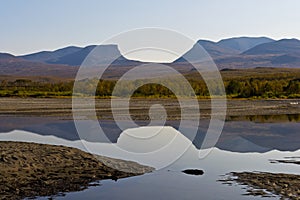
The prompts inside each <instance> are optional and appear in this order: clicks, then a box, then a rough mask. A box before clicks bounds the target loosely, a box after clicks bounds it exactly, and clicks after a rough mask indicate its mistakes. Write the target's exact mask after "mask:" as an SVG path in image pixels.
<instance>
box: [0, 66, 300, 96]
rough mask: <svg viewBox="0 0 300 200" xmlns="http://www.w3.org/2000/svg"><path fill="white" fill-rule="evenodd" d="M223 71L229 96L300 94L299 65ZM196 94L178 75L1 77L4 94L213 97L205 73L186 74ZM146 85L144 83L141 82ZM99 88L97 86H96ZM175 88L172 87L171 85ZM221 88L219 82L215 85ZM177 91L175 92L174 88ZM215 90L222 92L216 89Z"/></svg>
mask: <svg viewBox="0 0 300 200" xmlns="http://www.w3.org/2000/svg"><path fill="white" fill-rule="evenodd" d="M221 75H222V78H223V83H224V86H225V90H226V95H227V97H228V98H300V70H295V69H264V68H260V69H248V70H222V71H221ZM185 77H186V79H187V80H188V82H189V84H190V86H191V87H192V89H193V91H194V94H193V93H191V92H190V90H189V89H188V88H185V87H186V86H185V85H184V84H183V83H182V81H177V79H176V77H171V78H165V79H163V81H161V82H159V81H158V80H154V81H153V82H155V83H156V84H151V83H149V84H145V85H143V84H142V83H141V80H135V81H123V82H118V84H119V86H120V87H118V88H119V89H115V90H114V88H115V86H116V84H117V80H100V81H99V80H97V79H89V80H82V81H79V82H76V89H75V91H74V92H73V85H74V81H53V82H52V81H45V82H42V81H36V80H31V79H27V78H26V77H23V78H18V79H15V80H11V79H10V80H6V79H2V80H1V81H0V96H1V97H41V98H42V97H44V98H45V97H61V98H62V97H72V96H73V95H76V96H83V95H87V96H96V97H98V98H108V97H111V96H112V95H113V96H128V95H129V94H131V92H132V95H130V96H132V97H147V98H175V97H176V96H191V95H196V96H197V97H198V98H209V97H210V93H209V91H208V88H207V86H206V83H205V82H204V80H203V79H202V78H201V76H199V75H197V74H194V73H190V74H186V75H185ZM140 85H142V86H140ZM95 88H96V90H95ZM168 88H172V89H168ZM212 88H213V90H215V91H218V90H220V87H219V85H218V84H215V88H214V86H212ZM174 91H175V92H174ZM214 94H218V92H215V93H214Z"/></svg>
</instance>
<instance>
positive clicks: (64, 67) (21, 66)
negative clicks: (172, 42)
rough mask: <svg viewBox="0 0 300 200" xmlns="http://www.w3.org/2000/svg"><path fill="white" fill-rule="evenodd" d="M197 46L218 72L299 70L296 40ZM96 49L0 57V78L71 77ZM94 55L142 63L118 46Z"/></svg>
mask: <svg viewBox="0 0 300 200" xmlns="http://www.w3.org/2000/svg"><path fill="white" fill-rule="evenodd" d="M197 43H198V44H200V45H201V46H202V47H203V48H204V49H205V50H206V51H207V53H208V54H209V55H210V56H211V57H212V59H213V60H214V61H215V63H216V64H217V66H218V68H219V69H224V68H256V67H288V68H300V41H299V40H297V39H282V40H278V41H275V40H273V39H270V38H266V37H239V38H229V39H224V40H221V41H219V42H212V41H208V40H199V41H198V42H197ZM95 47H96V45H91V46H87V47H75V46H69V47H65V48H62V49H58V50H55V51H41V52H37V53H34V54H29V55H23V56H14V55H11V54H7V53H0V75H20V76H29V75H32V76H62V77H65V76H67V77H74V75H75V74H76V71H77V70H78V66H80V65H81V63H82V62H83V61H84V59H85V58H86V56H87V55H88V54H89V53H90V52H91V51H92V50H93V49H94V48H95ZM97 51H98V53H99V54H98V55H101V60H100V62H99V63H98V64H101V62H103V63H105V62H107V61H109V60H111V59H112V58H117V59H116V60H115V61H114V62H113V64H112V65H113V66H116V67H118V68H116V69H120V67H127V66H134V65H137V64H141V63H142V62H139V61H134V60H129V59H127V58H125V57H124V56H122V55H121V53H120V51H119V49H118V46H117V45H102V46H99V47H98V48H97ZM195 51H196V50H195V46H194V47H193V48H191V49H190V50H189V51H188V52H186V53H185V54H184V55H183V56H182V57H180V58H178V59H177V60H175V61H174V62H173V63H172V65H173V66H177V67H179V66H180V69H185V66H188V63H187V62H186V60H185V59H184V58H183V57H185V56H197V52H195ZM186 69H187V68H186ZM187 70H188V69H187Z"/></svg>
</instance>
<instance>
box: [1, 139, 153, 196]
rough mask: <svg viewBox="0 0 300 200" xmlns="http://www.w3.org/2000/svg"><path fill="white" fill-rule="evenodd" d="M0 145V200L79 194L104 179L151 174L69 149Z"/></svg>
mask: <svg viewBox="0 0 300 200" xmlns="http://www.w3.org/2000/svg"><path fill="white" fill-rule="evenodd" d="M0 144H1V145H0V150H1V151H0V175H1V176H0V193H1V196H0V199H1V200H2V199H3V200H4V199H23V198H34V197H37V196H55V195H58V194H61V193H65V192H72V191H81V190H84V189H86V188H88V187H89V186H92V185H95V182H96V184H99V181H101V180H104V179H112V180H118V179H120V178H126V177H131V176H137V175H142V174H145V173H150V172H152V171H153V170H154V168H152V167H148V166H144V165H140V164H138V163H136V162H132V161H125V160H120V159H114V158H108V157H105V156H98V155H96V156H94V155H92V154H89V153H86V152H83V151H81V150H79V149H76V148H72V147H65V146H58V145H48V144H38V143H29V142H8V141H1V142H0ZM106 163H109V164H110V165H109V166H115V167H113V168H112V167H109V166H108V165H107V164H106ZM122 167H123V169H124V171H122ZM125 170H126V171H127V172H125ZM129 170H130V171H129Z"/></svg>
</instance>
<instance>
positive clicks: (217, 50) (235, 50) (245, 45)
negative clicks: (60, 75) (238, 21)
mask: <svg viewBox="0 0 300 200" xmlns="http://www.w3.org/2000/svg"><path fill="white" fill-rule="evenodd" d="M273 41H274V40H272V39H270V38H266V37H257V38H254V37H240V38H229V39H224V40H221V41H219V42H212V41H209V40H199V41H198V42H197V44H199V45H201V46H202V47H203V48H204V49H205V50H206V52H207V53H208V54H209V55H210V56H211V57H212V58H213V59H217V58H221V57H229V56H236V55H238V54H240V53H242V52H243V51H245V50H248V49H250V48H252V47H254V46H256V45H260V44H264V43H269V42H273ZM199 54H201V50H200V51H199V49H197V46H196V45H194V46H193V48H192V49H190V50H189V51H188V52H187V53H185V54H184V55H183V56H182V57H181V58H179V59H177V60H176V61H175V62H184V61H185V60H184V59H183V57H189V58H193V59H194V58H195V57H197V56H201V55H199Z"/></svg>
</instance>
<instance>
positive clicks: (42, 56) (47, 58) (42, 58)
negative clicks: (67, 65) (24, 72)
mask: <svg viewBox="0 0 300 200" xmlns="http://www.w3.org/2000/svg"><path fill="white" fill-rule="evenodd" d="M81 49H82V48H80V47H74V46H69V47H65V48H62V49H58V50H55V51H42V52H37V53H33V54H29V55H24V56H19V57H20V58H23V59H25V60H30V61H36V62H44V63H54V62H55V61H57V60H58V59H59V58H60V57H63V56H66V55H69V54H72V53H75V52H77V51H80V50H81Z"/></svg>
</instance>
